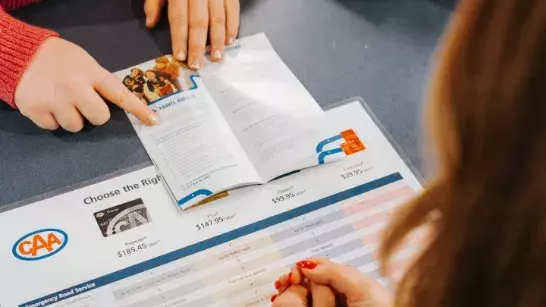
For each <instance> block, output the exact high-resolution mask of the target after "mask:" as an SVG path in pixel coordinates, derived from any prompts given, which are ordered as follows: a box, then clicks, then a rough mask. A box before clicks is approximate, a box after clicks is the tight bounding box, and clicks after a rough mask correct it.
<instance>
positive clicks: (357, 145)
mask: <svg viewBox="0 0 546 307" xmlns="http://www.w3.org/2000/svg"><path fill="white" fill-rule="evenodd" d="M341 137H342V138H343V139H344V140H345V143H342V144H341V145H340V147H341V149H342V150H343V152H345V154H346V155H348V156H350V155H352V154H354V153H357V152H360V151H363V150H365V149H366V146H365V145H364V143H362V141H361V140H360V139H359V138H358V136H357V135H356V133H355V132H354V131H353V129H349V130H345V131H343V132H341Z"/></svg>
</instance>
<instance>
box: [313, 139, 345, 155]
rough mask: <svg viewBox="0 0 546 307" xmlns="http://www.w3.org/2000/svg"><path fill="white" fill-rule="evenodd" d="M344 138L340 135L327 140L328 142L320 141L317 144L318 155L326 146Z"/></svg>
mask: <svg viewBox="0 0 546 307" xmlns="http://www.w3.org/2000/svg"><path fill="white" fill-rule="evenodd" d="M341 139H342V137H341V134H338V135H336V136H333V137H331V138H327V139H326V140H324V141H320V142H319V143H318V144H317V153H320V152H321V151H322V149H323V148H324V146H326V145H327V144H330V143H332V142H335V141H337V140H341Z"/></svg>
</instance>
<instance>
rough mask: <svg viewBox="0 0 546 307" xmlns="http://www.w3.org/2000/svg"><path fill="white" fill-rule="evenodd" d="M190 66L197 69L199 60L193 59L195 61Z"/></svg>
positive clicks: (199, 65) (199, 66)
mask: <svg viewBox="0 0 546 307" xmlns="http://www.w3.org/2000/svg"><path fill="white" fill-rule="evenodd" d="M191 68H192V69H195V70H199V68H201V64H199V60H195V62H193V64H191Z"/></svg>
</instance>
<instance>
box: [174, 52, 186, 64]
mask: <svg viewBox="0 0 546 307" xmlns="http://www.w3.org/2000/svg"><path fill="white" fill-rule="evenodd" d="M176 59H177V60H179V61H185V60H186V53H185V52H184V51H182V50H180V51H178V53H177V54H176Z"/></svg>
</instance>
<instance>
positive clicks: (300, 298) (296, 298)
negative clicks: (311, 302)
mask: <svg viewBox="0 0 546 307" xmlns="http://www.w3.org/2000/svg"><path fill="white" fill-rule="evenodd" d="M308 294H309V291H308V290H307V288H305V287H303V286H300V285H295V286H290V287H289V288H288V289H286V291H284V292H283V293H281V294H278V295H273V296H272V297H271V301H272V302H273V307H307V296H308Z"/></svg>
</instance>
